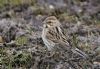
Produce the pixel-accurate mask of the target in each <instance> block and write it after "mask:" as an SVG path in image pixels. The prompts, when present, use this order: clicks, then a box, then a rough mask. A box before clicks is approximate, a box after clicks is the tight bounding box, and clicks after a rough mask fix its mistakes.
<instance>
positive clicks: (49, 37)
mask: <svg viewBox="0 0 100 69" xmlns="http://www.w3.org/2000/svg"><path fill="white" fill-rule="evenodd" d="M43 23H44V24H43V31H42V39H43V42H44V44H45V45H46V46H47V48H48V50H49V51H51V50H54V48H57V47H58V45H59V47H60V48H63V49H66V50H68V49H70V50H71V51H72V52H74V53H77V54H79V55H81V56H82V57H84V58H85V57H87V55H86V54H85V53H84V52H82V51H81V50H79V49H78V48H73V47H71V46H70V45H69V43H68V36H67V34H65V32H64V30H63V27H62V26H61V23H60V22H59V21H58V20H57V18H56V17H55V16H50V17H47V18H46V19H45V20H44V22H43Z"/></svg>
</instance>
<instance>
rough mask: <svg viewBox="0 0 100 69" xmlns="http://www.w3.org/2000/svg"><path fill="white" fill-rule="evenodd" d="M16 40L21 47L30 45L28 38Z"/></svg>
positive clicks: (22, 37) (21, 37)
mask: <svg viewBox="0 0 100 69" xmlns="http://www.w3.org/2000/svg"><path fill="white" fill-rule="evenodd" d="M15 40H16V44H17V45H20V46H24V45H25V44H27V43H28V38H27V37H26V36H20V37H18V38H16V39H15Z"/></svg>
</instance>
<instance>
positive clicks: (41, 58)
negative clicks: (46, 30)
mask: <svg viewBox="0 0 100 69" xmlns="http://www.w3.org/2000/svg"><path fill="white" fill-rule="evenodd" d="M48 16H56V17H57V18H58V20H59V21H60V22H61V24H62V26H63V28H64V30H65V31H66V32H67V33H68V35H69V37H70V43H71V45H72V46H75V47H78V48H79V49H80V50H82V51H84V52H85V53H86V54H88V55H89V57H90V58H89V60H84V59H82V58H81V59H80V56H78V55H76V54H73V53H70V52H69V53H68V52H60V53H59V54H56V55H53V56H51V55H52V54H51V52H48V51H47V48H46V47H45V46H44V43H43V41H42V39H41V32H42V26H43V23H42V22H43V21H44V19H45V18H46V17H48ZM70 58H71V59H70ZM75 60H76V61H75ZM0 69H100V0H0Z"/></svg>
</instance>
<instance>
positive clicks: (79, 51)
mask: <svg viewBox="0 0 100 69" xmlns="http://www.w3.org/2000/svg"><path fill="white" fill-rule="evenodd" d="M72 52H73V53H76V54H78V55H80V56H81V57H83V58H84V59H88V58H89V56H88V55H87V54H86V53H85V52H83V51H81V50H79V49H78V48H75V49H72Z"/></svg>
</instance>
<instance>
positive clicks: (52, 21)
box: [43, 16, 60, 28]
mask: <svg viewBox="0 0 100 69" xmlns="http://www.w3.org/2000/svg"><path fill="white" fill-rule="evenodd" d="M43 23H44V25H43V27H45V28H52V27H56V26H59V25H60V22H59V21H58V20H57V18H56V17H55V16H50V17H47V18H46V19H45V20H44V22H43Z"/></svg>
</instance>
